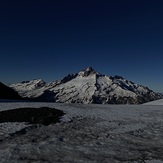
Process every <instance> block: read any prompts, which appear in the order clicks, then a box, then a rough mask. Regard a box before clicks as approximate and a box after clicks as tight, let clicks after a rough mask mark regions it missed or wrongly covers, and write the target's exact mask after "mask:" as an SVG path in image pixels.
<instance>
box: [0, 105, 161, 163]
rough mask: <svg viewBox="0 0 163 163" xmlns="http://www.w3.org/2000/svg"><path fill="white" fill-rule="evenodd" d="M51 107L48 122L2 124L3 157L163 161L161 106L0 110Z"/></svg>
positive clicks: (4, 107)
mask: <svg viewBox="0 0 163 163" xmlns="http://www.w3.org/2000/svg"><path fill="white" fill-rule="evenodd" d="M41 106H46V107H52V108H56V109H60V110H63V111H64V112H65V113H66V114H65V115H64V116H63V117H62V122H61V123H57V124H53V125H49V126H42V125H28V124H27V123H1V124H0V160H1V162H2V163H3V162H4V163H6V162H10V163H15V162H20V163H21V162H41V163H44V162H47V163H53V162H55V163H59V162H64V163H66V162H72V163H76V162H79V163H85V162H87V163H96V162H97V163H99V162H102V163H116V162H125V163H127V162H134V163H136V162H143V161H144V162H146V163H152V162H153V163H161V162H163V161H162V160H163V141H162V137H163V125H162V124H163V106H151V105H146V106H145V105H94V104H91V105H79V104H55V103H25V102H24V103H16V102H14V103H0V110H8V109H14V108H21V107H41Z"/></svg>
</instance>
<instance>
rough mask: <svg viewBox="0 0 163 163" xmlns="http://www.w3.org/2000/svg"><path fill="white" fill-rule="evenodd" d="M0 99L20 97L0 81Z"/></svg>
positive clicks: (18, 98) (16, 98) (17, 98)
mask: <svg viewBox="0 0 163 163" xmlns="http://www.w3.org/2000/svg"><path fill="white" fill-rule="evenodd" d="M0 99H13V100H20V99H22V98H21V96H20V95H19V94H18V93H17V92H16V91H15V90H13V89H12V88H10V87H8V86H6V85H4V84H3V83H1V82H0Z"/></svg>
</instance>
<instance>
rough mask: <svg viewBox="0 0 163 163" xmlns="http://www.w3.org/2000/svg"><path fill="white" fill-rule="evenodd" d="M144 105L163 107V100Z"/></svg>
mask: <svg viewBox="0 0 163 163" xmlns="http://www.w3.org/2000/svg"><path fill="white" fill-rule="evenodd" d="M144 105H163V99H161V100H156V101H151V102H148V103H145V104H144Z"/></svg>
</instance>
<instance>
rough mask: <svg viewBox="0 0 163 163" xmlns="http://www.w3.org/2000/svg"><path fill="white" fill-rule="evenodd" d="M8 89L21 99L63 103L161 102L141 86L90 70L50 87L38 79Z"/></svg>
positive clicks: (51, 83)
mask: <svg viewBox="0 0 163 163" xmlns="http://www.w3.org/2000/svg"><path fill="white" fill-rule="evenodd" d="M10 87H11V88H14V89H15V90H16V91H18V93H19V94H20V95H21V96H22V97H24V98H30V99H34V100H38V101H52V102H64V103H98V104H107V103H108V104H140V103H145V102H148V101H153V100H157V99H160V98H162V95H160V94H158V93H155V92H153V91H152V90H150V89H149V88H147V87H145V86H141V85H139V84H135V83H133V82H131V81H129V80H127V79H125V78H123V77H121V76H114V77H112V76H106V75H102V74H101V73H98V72H96V71H95V70H94V69H93V68H92V67H88V68H86V69H85V70H82V71H80V72H79V73H75V74H69V75H67V76H66V77H64V78H63V79H61V80H57V81H54V82H50V83H45V82H44V81H43V80H41V79H39V80H31V81H24V82H22V83H18V84H12V85H11V86H10Z"/></svg>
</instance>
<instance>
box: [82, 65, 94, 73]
mask: <svg viewBox="0 0 163 163" xmlns="http://www.w3.org/2000/svg"><path fill="white" fill-rule="evenodd" d="M84 71H87V72H92V71H95V70H94V69H93V68H92V67H91V66H90V67H87V68H86V69H85V70H84Z"/></svg>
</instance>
